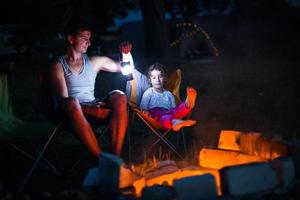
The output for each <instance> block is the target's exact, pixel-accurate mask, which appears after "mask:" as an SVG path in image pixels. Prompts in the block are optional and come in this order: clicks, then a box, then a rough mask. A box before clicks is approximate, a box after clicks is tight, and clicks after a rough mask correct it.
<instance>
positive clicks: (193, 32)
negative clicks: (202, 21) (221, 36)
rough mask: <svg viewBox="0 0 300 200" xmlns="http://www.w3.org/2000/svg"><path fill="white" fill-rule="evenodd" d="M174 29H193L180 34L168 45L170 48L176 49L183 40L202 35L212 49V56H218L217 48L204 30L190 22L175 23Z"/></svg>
mask: <svg viewBox="0 0 300 200" xmlns="http://www.w3.org/2000/svg"><path fill="white" fill-rule="evenodd" d="M176 27H177V28H180V27H192V28H193V29H192V30H191V31H190V32H188V33H182V34H181V35H180V36H179V37H178V38H177V39H176V40H175V41H173V42H171V44H170V46H171V47H176V46H177V45H178V44H179V43H180V41H181V40H182V39H183V38H190V37H192V36H194V35H196V34H199V33H202V34H203V35H204V37H205V39H206V40H207V42H208V44H209V46H210V47H211V48H212V50H213V53H214V55H215V56H219V50H218V49H217V47H216V46H215V44H214V43H213V41H212V40H211V38H210V36H209V35H208V33H207V32H206V31H205V30H203V29H202V28H201V27H200V26H198V25H197V24H193V23H191V22H182V23H177V24H176Z"/></svg>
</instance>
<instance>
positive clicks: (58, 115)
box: [55, 90, 124, 127]
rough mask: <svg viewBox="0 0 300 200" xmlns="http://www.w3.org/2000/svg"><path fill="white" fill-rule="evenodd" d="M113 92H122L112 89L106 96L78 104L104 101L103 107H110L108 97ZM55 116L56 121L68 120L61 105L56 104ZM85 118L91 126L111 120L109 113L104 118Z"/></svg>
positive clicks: (94, 103) (107, 122)
mask: <svg viewBox="0 0 300 200" xmlns="http://www.w3.org/2000/svg"><path fill="white" fill-rule="evenodd" d="M115 92H120V93H122V94H124V93H123V92H122V91H120V90H113V91H111V92H109V93H108V94H107V95H106V96H104V97H103V98H96V99H95V100H93V101H91V102H82V103H80V104H81V105H91V106H92V105H97V103H98V102H103V103H105V106H103V108H108V109H110V105H109V97H110V95H112V94H113V93H115ZM55 116H56V119H57V120H58V121H62V122H67V121H68V118H67V116H66V114H65V113H64V112H63V110H62V108H61V105H60V106H58V109H56V111H55ZM86 119H87V120H88V121H89V123H90V124H91V126H92V127H94V126H101V125H106V124H109V122H110V120H111V114H109V115H108V116H107V117H106V118H104V119H98V118H95V117H92V116H86Z"/></svg>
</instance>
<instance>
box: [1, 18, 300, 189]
mask: <svg viewBox="0 0 300 200" xmlns="http://www.w3.org/2000/svg"><path fill="white" fill-rule="evenodd" d="M279 19H281V18H280V17H277V18H276V19H274V20H271V19H269V20H266V19H264V20H263V19H258V20H247V19H243V20H240V21H234V22H232V21H231V22H230V23H228V24H229V25H230V29H229V28H228V29H224V32H215V33H214V34H212V35H211V37H212V38H213V39H215V44H216V46H217V47H218V49H219V51H220V56H218V57H209V58H201V57H196V58H194V59H183V58H182V59H175V58H174V59H173V60H172V61H171V62H170V65H169V69H170V70H174V69H175V68H177V67H180V68H181V69H182V76H183V79H182V85H181V96H182V98H185V93H184V92H185V87H186V86H193V87H195V88H196V89H197V91H198V99H197V103H196V107H195V109H194V112H193V114H192V116H191V118H194V119H196V120H197V124H196V125H195V126H193V127H191V128H187V129H186V134H187V136H188V147H189V148H188V150H189V157H190V158H189V159H194V158H196V155H197V153H198V151H199V148H201V147H203V146H215V145H217V141H218V140H217V139H218V134H219V132H220V130H222V129H233V130H241V131H254V132H262V133H264V134H268V135H278V136H280V137H282V138H283V139H285V140H287V141H290V142H291V141H293V140H294V139H295V138H298V139H299V131H300V125H299V124H300V118H299V115H298V113H299V110H300V106H299V102H300V99H299V89H300V88H299V87H300V86H299V84H298V82H299V75H300V74H299V72H300V70H299V63H300V60H299V57H298V53H299V50H300V49H299V46H300V45H299V44H300V40H299V33H297V32H296V30H293V27H295V23H294V22H293V21H288V22H286V21H285V22H282V21H280V20H279ZM285 20H286V19H285ZM278 23H280V24H279V25H278ZM216 24H218V21H215V24H214V26H216ZM211 26H213V25H211ZM218 44H219V45H218ZM150 62H151V61H150ZM49 63H50V61H49V60H48V59H43V60H39V61H38V62H35V61H34V60H30V61H26V60H24V59H22V60H20V61H18V62H16V66H15V69H14V70H13V71H12V72H11V73H10V74H9V82H10V91H11V95H12V102H13V107H14V111H15V114H16V116H17V117H18V118H19V119H22V120H24V121H30V122H37V123H40V122H42V121H44V120H45V118H44V117H43V116H42V115H41V113H40V112H39V111H40V110H39V109H40V108H39V106H38V105H39V104H38V102H39V101H38V96H39V85H38V80H39V79H38V77H39V73H40V72H41V71H43V70H44V69H45V68H46V67H47V66H48V65H49ZM144 69H145V67H144ZM104 78H107V79H110V78H111V79H114V80H116V79H118V78H120V76H118V75H112V76H111V77H110V75H109V74H106V75H105V77H104ZM111 87H116V86H110V85H105V89H104V90H105V91H106V90H109V88H111ZM122 87H123V86H122ZM105 91H99V94H102V93H105ZM2 144H3V145H2V147H3V148H4V147H7V146H8V145H7V143H6V142H5V141H4V142H2ZM2 147H1V148H2ZM68 147H69V146H68ZM4 150H5V151H2V153H1V160H3V161H4V162H1V163H6V165H2V169H1V170H2V172H3V170H9V172H10V173H14V170H15V169H14V168H11V167H16V166H17V165H18V163H16V162H17V160H13V161H12V160H11V159H13V158H11V157H9V156H7V155H11V154H9V150H7V148H4ZM70 151H71V150H66V151H65V152H66V153H68V152H70ZM7 160H9V161H7ZM90 163H91V165H94V164H95V160H92V161H91V162H90ZM19 167H20V166H19ZM91 167H92V166H91ZM3 173H4V174H5V172H3ZM78 174H80V173H78ZM83 174H84V172H82V171H81V174H80V175H83ZM12 177H14V176H12ZM45 177H47V178H48V176H47V175H45ZM6 178H8V179H9V177H7V175H6ZM18 179H19V178H18ZM75 179H77V180H76V181H77V183H79V182H80V180H81V179H82V176H81V177H79V175H78V177H77V178H75ZM75 179H74V177H73V179H72V180H75ZM51 180H52V179H51ZM45 181H47V182H48V180H45ZM49 181H50V179H49ZM55 181H57V180H55V178H53V185H52V186H53V188H55V189H53V188H52V186H51V187H50V188H49V187H48V188H47V184H45V185H46V186H45V187H46V188H45V190H46V191H49V190H51V189H53V190H59V188H64V190H66V189H68V188H67V185H68V183H66V182H63V181H62V182H61V181H58V182H55ZM67 181H70V180H69V179H67ZM11 182H14V181H13V180H11ZM56 183H60V184H62V186H61V187H57V186H58V185H59V184H57V185H56ZM4 185H5V184H4ZM12 185H14V183H12ZM70 185H72V184H70ZM39 186H40V187H43V184H40V185H39ZM48 186H49V185H48ZM72 187H75V186H73V185H72ZM41 191H42V189H41Z"/></svg>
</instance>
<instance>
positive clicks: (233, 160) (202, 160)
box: [198, 148, 268, 169]
mask: <svg viewBox="0 0 300 200" xmlns="http://www.w3.org/2000/svg"><path fill="white" fill-rule="evenodd" d="M267 161H268V160H267V159H265V158H261V157H259V156H251V155H246V154H243V153H240V152H238V151H229V150H220V149H208V148H203V149H201V151H200V153H199V160H198V163H199V166H201V167H206V168H213V169H221V168H223V167H227V166H234V165H241V164H246V163H252V162H267Z"/></svg>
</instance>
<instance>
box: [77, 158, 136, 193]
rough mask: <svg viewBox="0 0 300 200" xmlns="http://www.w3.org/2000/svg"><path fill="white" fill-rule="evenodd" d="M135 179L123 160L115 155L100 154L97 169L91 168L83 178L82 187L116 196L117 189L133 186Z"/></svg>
mask: <svg viewBox="0 0 300 200" xmlns="http://www.w3.org/2000/svg"><path fill="white" fill-rule="evenodd" d="M134 179H135V176H134V174H133V173H132V172H131V170H130V169H129V168H127V167H125V164H124V162H123V160H122V159H121V158H119V157H117V156H115V155H112V154H108V153H101V154H100V156H99V166H98V168H92V169H90V170H89V171H88V173H87V175H86V176H85V178H84V181H83V183H82V187H85V188H90V187H98V188H99V190H100V191H101V192H102V193H105V194H112V195H115V194H118V193H119V192H120V190H119V189H121V188H126V187H130V186H133V181H134Z"/></svg>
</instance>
